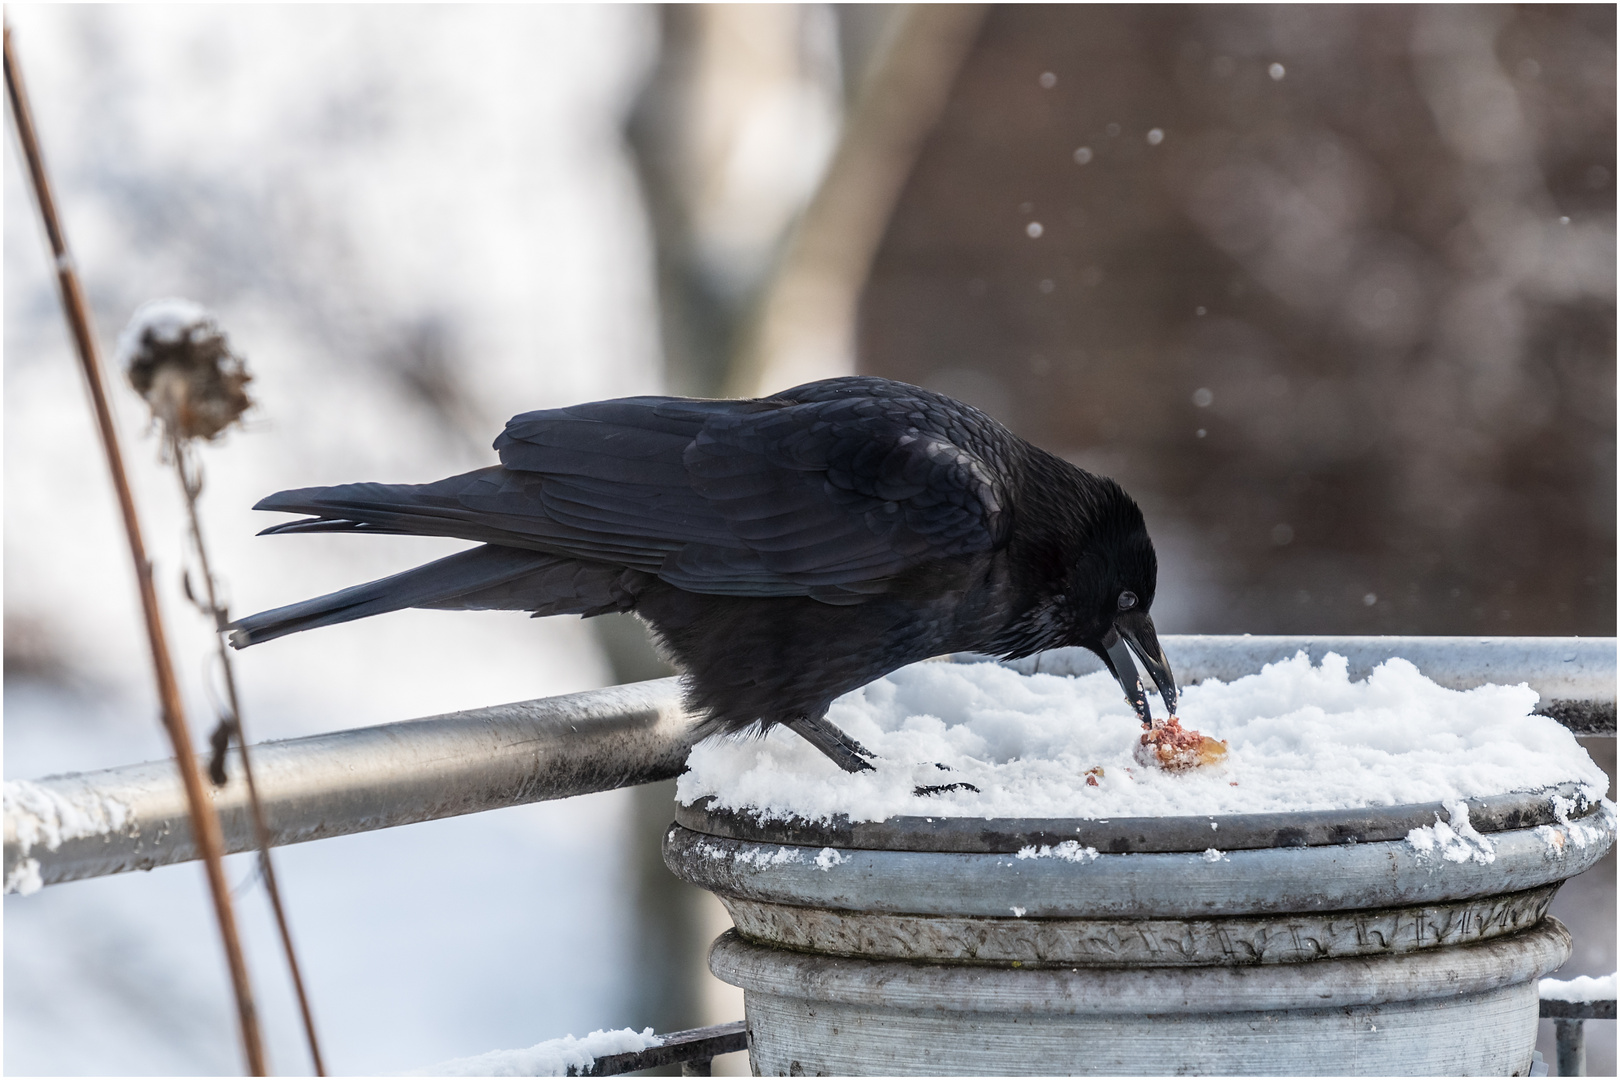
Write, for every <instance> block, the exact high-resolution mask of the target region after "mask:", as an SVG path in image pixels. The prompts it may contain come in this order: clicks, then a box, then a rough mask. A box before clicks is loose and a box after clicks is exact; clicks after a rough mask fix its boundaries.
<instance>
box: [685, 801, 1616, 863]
mask: <svg viewBox="0 0 1620 1080" xmlns="http://www.w3.org/2000/svg"><path fill="white" fill-rule="evenodd" d="M1554 796H1560V797H1562V798H1563V799H1566V800H1568V801H1569V802H1570V803H1571V804H1573V805H1572V806H1571V807H1570V809H1569V810H1568V811H1567V816H1568V817H1569V818H1571V819H1574V818H1582V817H1586V816H1587V815H1589V814H1591V813H1593V812H1594V811H1595V810H1596V809H1597V808H1598V805H1599V804H1598V803H1597V802H1595V801H1593V800H1591V799H1588V798H1587V797H1586V795H1585V793H1584V792H1583V791H1582V790H1581V786H1580V785H1579V784H1575V783H1568V784H1560V785H1558V786H1556V787H1550V788H1542V789H1540V790H1537V791H1519V792H1509V793H1508V794H1505V795H1488V796H1485V797H1483V798H1478V799H1467V800H1465V801H1466V802H1467V803H1468V821H1469V824H1471V825H1472V826H1473V827H1474V828H1475V829H1476V830H1478V831H1479V832H1482V833H1494V832H1507V831H1510V830H1515V829H1532V828H1535V827H1536V826H1538V825H1555V824H1557V823H1558V822H1559V820H1560V819H1559V816H1558V808H1557V807H1556V806H1555V805H1554V802H1553V797H1554ZM713 803H714V798H713V796H710V797H707V798H704V799H699V800H698V801H696V802H694V803H692V804H691V805H689V806H682V805H680V804H676V810H675V820H676V822H677V823H678V824H680V825H683V826H685V827H686V828H688V829H691V830H692V831H693V832H699V833H705V834H707V835H709V836H718V837H725V838H727V839H731V840H746V841H752V842H754V843H763V844H788V845H793V846H797V847H831V848H848V849H854V850H857V851H933V852H955V853H962V854H1008V853H1013V852H1017V851H1020V850H1022V849H1024V848H1027V847H1031V846H1036V847H1038V846H1041V845H1056V844H1061V843H1064V842H1066V841H1075V842H1077V843H1078V844H1080V846H1082V847H1089V848H1095V849H1096V850H1097V851H1098V852H1099V853H1104V854H1129V853H1134V852H1153V853H1172V852H1201V851H1206V850H1208V849H1209V848H1212V847H1213V848H1219V849H1220V850H1221V851H1240V850H1252V849H1256V848H1297V847H1320V846H1326V845H1331V844H1359V843H1369V842H1375V841H1381V840H1402V839H1405V837H1406V834H1407V833H1409V832H1411V831H1412V830H1413V829H1417V828H1421V827H1423V826H1426V825H1433V824H1434V823H1435V821H1436V820H1441V821H1449V820H1450V818H1451V815H1450V813H1449V812H1447V810H1446V809H1445V807H1444V806H1443V805H1442V804H1440V803H1408V804H1404V805H1399V806H1369V807H1362V808H1359V809H1354V810H1305V811H1299V812H1296V813H1269V814H1220V815H1212V816H1207V817H1206V816H1181V817H1130V818H1095V819H1093V818H973V817H936V818H928V817H892V818H889V819H887V820H885V821H858V822H851V821H850V820H849V818H848V817H847V816H845V815H842V814H841V815H838V816H837V817H835V818H833V819H832V820H831V821H809V820H806V819H804V818H798V817H795V818H787V819H771V820H760V819H759V818H757V817H755V816H753V815H751V814H749V813H748V812H747V811H746V810H727V809H716V808H714V805H713Z"/></svg>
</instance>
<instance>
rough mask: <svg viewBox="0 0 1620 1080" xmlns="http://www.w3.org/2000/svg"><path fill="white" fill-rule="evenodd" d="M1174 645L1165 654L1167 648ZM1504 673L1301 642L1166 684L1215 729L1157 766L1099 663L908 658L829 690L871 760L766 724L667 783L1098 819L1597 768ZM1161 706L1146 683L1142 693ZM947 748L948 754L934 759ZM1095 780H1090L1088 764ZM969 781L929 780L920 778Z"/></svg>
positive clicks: (872, 812)
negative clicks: (1034, 668)
mask: <svg viewBox="0 0 1620 1080" xmlns="http://www.w3.org/2000/svg"><path fill="white" fill-rule="evenodd" d="M1174 659H1175V658H1174V657H1172V658H1171V660H1172V662H1174ZM1538 700H1539V697H1538V695H1537V694H1536V692H1535V691H1534V690H1531V689H1530V688H1529V687H1528V686H1526V685H1524V684H1523V683H1521V684H1519V685H1518V686H1481V687H1477V688H1475V689H1473V690H1450V689H1447V688H1445V687H1443V686H1439V685H1437V684H1435V683H1433V682H1431V681H1430V680H1428V679H1426V678H1424V677H1423V675H1422V674H1421V673H1419V671H1418V669H1417V668H1416V667H1415V666H1413V665H1412V664H1411V663H1410V662H1408V661H1406V660H1401V659H1392V660H1389V661H1387V662H1386V663H1383V664H1380V665H1379V666H1378V667H1377V668H1375V669H1374V670H1373V672H1372V674H1371V675H1370V676H1369V677H1368V678H1367V679H1365V680H1363V681H1360V682H1351V681H1350V677H1349V668H1348V665H1347V663H1346V661H1345V659H1344V658H1343V657H1342V656H1339V655H1337V654H1335V653H1329V654H1328V655H1327V656H1326V657H1324V658H1323V660H1322V663H1321V665H1320V666H1313V665H1312V664H1311V662H1310V659H1309V658H1308V657H1307V656H1306V655H1305V654H1304V653H1303V652H1301V653H1299V654H1298V655H1296V656H1295V657H1294V658H1293V659H1291V660H1286V661H1283V662H1281V663H1276V664H1268V665H1266V666H1265V667H1264V668H1263V669H1262V670H1261V671H1260V673H1259V674H1257V675H1249V676H1246V677H1244V678H1241V679H1237V680H1235V681H1233V682H1231V683H1223V682H1221V681H1220V680H1218V679H1210V680H1207V681H1205V682H1202V683H1200V684H1198V685H1196V686H1189V687H1186V688H1185V689H1184V690H1183V691H1182V696H1181V703H1180V715H1181V719H1182V722H1183V723H1184V724H1185V725H1186V726H1187V727H1189V728H1196V729H1197V730H1199V731H1201V732H1203V733H1204V734H1206V735H1209V736H1211V737H1213V738H1217V739H1224V740H1226V741H1227V743H1228V746H1229V752H1228V755H1227V759H1226V761H1225V762H1223V763H1222V764H1220V765H1216V766H1211V767H1204V768H1200V769H1196V770H1194V771H1192V772H1190V773H1180V774H1171V773H1165V772H1161V771H1159V770H1157V769H1148V768H1144V767H1142V766H1140V765H1138V764H1136V762H1135V761H1134V760H1132V757H1131V751H1132V748H1133V747H1134V746H1135V744H1136V741H1137V740H1138V739H1139V738H1140V736H1141V731H1142V729H1141V726H1140V724H1139V723H1138V722H1137V720H1136V717H1135V716H1134V715H1133V714H1132V712H1131V710H1130V707H1129V706H1128V705H1127V704H1126V703H1125V701H1124V699H1123V697H1122V696H1121V694H1120V691H1119V684H1118V683H1117V682H1115V681H1114V680H1113V678H1112V677H1111V676H1109V675H1108V674H1107V673H1105V672H1099V673H1097V674H1093V675H1086V676H1082V677H1080V678H1071V677H1067V676H1062V675H1047V674H1034V675H1021V674H1019V673H1017V672H1015V671H1013V670H1011V669H1009V668H1006V667H1003V666H1001V665H999V664H993V663H978V664H955V663H922V664H914V665H912V666H910V667H906V668H902V669H900V670H899V671H895V672H892V673H891V674H889V675H887V676H885V677H884V678H882V679H879V680H877V681H876V682H873V683H871V684H869V685H867V686H864V687H862V688H861V689H859V690H856V691H853V692H851V693H849V694H846V695H844V696H843V697H841V698H839V699H838V700H837V701H835V702H833V705H832V708H831V709H830V710H829V711H828V714H827V715H828V719H829V720H831V721H832V722H833V723H835V724H837V725H838V726H839V727H841V728H842V729H843V730H844V731H846V732H847V733H848V734H849V735H850V736H851V737H853V738H855V739H857V740H859V741H860V742H861V743H863V744H865V746H866V747H867V749H869V750H871V751H873V752H874V753H875V754H876V755H877V758H876V760H875V761H874V762H873V764H874V765H875V766H876V769H875V770H874V771H871V772H864V773H859V774H854V775H851V774H848V773H844V772H842V771H840V770H839V769H838V767H837V766H835V765H834V764H833V763H832V762H831V761H829V760H827V759H826V758H825V757H823V756H822V755H821V754H820V753H819V752H818V751H816V750H815V749H814V748H812V747H811V746H810V745H809V744H807V743H806V742H804V740H802V739H800V738H799V737H798V736H797V735H795V734H793V733H792V732H790V731H787V730H785V729H782V728H776V729H774V730H773V731H771V732H770V734H769V735H767V736H765V737H764V738H763V739H761V738H743V739H736V738H726V737H715V738H710V739H708V740H705V741H704V742H702V743H700V744H699V745H698V746H697V747H696V748H694V749H693V751H692V754H691V756H690V757H689V758H688V760H687V765H688V771H687V772H686V773H685V774H683V775H682V776H681V778H680V780H679V783H678V786H677V789H676V797H677V799H678V800H679V801H680V802H681V803H682V804H683V805H691V804H692V803H694V802H696V801H697V800H699V799H702V798H705V797H707V796H714V797H715V804H714V805H715V806H716V807H717V808H722V809H730V810H746V811H749V812H750V813H752V814H755V815H758V816H759V817H761V818H764V819H781V818H788V817H794V816H797V817H803V818H805V819H808V820H811V821H826V820H829V819H831V818H832V817H833V816H834V815H839V814H843V815H848V818H849V820H851V821H882V820H885V819H887V818H890V817H894V816H901V815H915V816H932V817H980V818H1009V817H1021V818H1088V819H1097V818H1110V817H1154V816H1177V815H1206V814H1238V813H1263V812H1287V811H1303V810H1337V809H1352V808H1360V807H1369V806H1394V805H1401V804H1406V803H1425V802H1449V801H1452V800H1457V799H1469V798H1478V797H1481V796H1486V795H1499V794H1503V793H1507V792H1513V791H1534V790H1538V789H1541V788H1545V787H1551V786H1553V785H1556V784H1561V783H1568V782H1575V783H1579V784H1581V785H1583V786H1584V788H1585V792H1586V794H1587V796H1588V797H1589V798H1591V799H1593V800H1597V799H1600V798H1602V796H1603V794H1604V792H1605V791H1606V790H1607V788H1608V779H1607V777H1606V776H1605V775H1604V773H1603V771H1602V770H1601V769H1599V768H1598V767H1597V766H1596V765H1595V764H1594V763H1593V762H1592V759H1591V758H1590V757H1589V756H1587V754H1586V751H1585V750H1583V749H1582V748H1581V746H1580V744H1579V743H1577V742H1576V741H1575V737H1574V736H1573V735H1571V734H1570V732H1569V731H1568V729H1566V728H1564V727H1563V726H1562V725H1560V724H1559V723H1558V722H1557V721H1555V720H1552V719H1549V718H1547V717H1543V716H1535V715H1533V714H1532V710H1533V709H1534V708H1535V706H1536V703H1537V701H1538ZM1154 701H1155V704H1157V699H1154ZM941 766H944V768H941ZM1099 768H1100V769H1101V773H1100V774H1093V775H1094V776H1095V777H1096V779H1097V784H1096V785H1095V786H1092V785H1090V784H1088V783H1087V776H1086V773H1087V771H1088V770H1092V769H1099ZM947 784H964V785H972V787H973V788H977V789H978V790H977V791H973V790H971V789H969V788H967V787H959V788H957V789H956V790H952V791H941V792H939V793H937V794H932V795H918V794H916V789H918V788H926V787H934V788H938V787H939V786H941V785H947Z"/></svg>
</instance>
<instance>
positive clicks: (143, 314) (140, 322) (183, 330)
mask: <svg viewBox="0 0 1620 1080" xmlns="http://www.w3.org/2000/svg"><path fill="white" fill-rule="evenodd" d="M213 321H214V320H213V316H212V315H210V314H209V313H208V309H207V308H205V307H203V306H202V305H201V304H199V303H197V302H196V301H195V300H185V299H182V298H180V297H165V298H164V299H162V300H148V301H147V302H146V303H144V304H142V305H141V306H140V307H138V308H136V309H135V314H134V315H131V316H130V318H129V323H128V325H126V326H125V327H124V329H123V331H122V332H121V333H120V334H119V335H118V351H117V353H116V360H117V365H118V367H119V368H120V369H122V368H126V367H128V366H129V362H130V360H131V359H132V358H133V357H134V356H135V354H136V353H137V352H138V351H140V348H141V339H142V338H143V337H145V335H146V332H147V331H148V330H150V331H151V332H152V339H153V340H154V341H158V342H161V343H163V344H165V345H172V344H174V343H176V342H178V341H179V340H180V339H181V338H182V337H183V336H184V335H186V334H187V333H189V332H190V331H191V329H192V328H193V327H196V326H203V325H207V324H209V323H211V322H213Z"/></svg>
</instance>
